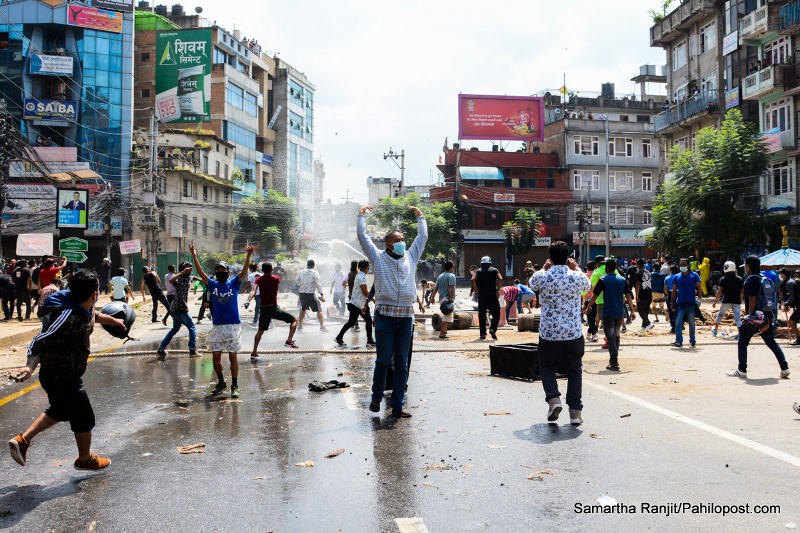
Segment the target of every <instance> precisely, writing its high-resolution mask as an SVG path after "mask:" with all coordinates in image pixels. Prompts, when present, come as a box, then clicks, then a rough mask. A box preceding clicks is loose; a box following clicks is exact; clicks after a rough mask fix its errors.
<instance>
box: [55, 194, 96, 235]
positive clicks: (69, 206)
mask: <svg viewBox="0 0 800 533" xmlns="http://www.w3.org/2000/svg"><path fill="white" fill-rule="evenodd" d="M76 194H77V195H78V198H75V195H76ZM56 195H57V196H56V227H57V228H59V229H61V228H73V229H87V228H88V227H89V191H88V190H86V189H75V188H69V189H57V191H56ZM73 202H77V204H74V203H73ZM81 204H83V205H81ZM73 207H77V209H74V208H73ZM80 207H83V209H80Z"/></svg>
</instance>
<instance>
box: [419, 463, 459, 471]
mask: <svg viewBox="0 0 800 533" xmlns="http://www.w3.org/2000/svg"><path fill="white" fill-rule="evenodd" d="M423 470H425V471H426V472H440V471H442V470H453V467H452V466H450V465H446V464H443V463H433V464H427V465H425V468H423Z"/></svg>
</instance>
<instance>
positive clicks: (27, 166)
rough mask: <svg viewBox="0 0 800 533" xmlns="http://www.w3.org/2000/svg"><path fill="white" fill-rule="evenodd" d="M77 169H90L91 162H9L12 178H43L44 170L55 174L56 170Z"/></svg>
mask: <svg viewBox="0 0 800 533" xmlns="http://www.w3.org/2000/svg"><path fill="white" fill-rule="evenodd" d="M40 169H41V171H40ZM76 170H89V163H88V162H87V161H74V162H63V163H62V162H53V161H50V162H44V163H42V164H41V165H34V164H33V163H29V162H28V161H11V162H9V163H8V175H9V176H10V177H12V178H41V177H42V171H43V172H46V173H48V174H55V173H56V172H75V171H76Z"/></svg>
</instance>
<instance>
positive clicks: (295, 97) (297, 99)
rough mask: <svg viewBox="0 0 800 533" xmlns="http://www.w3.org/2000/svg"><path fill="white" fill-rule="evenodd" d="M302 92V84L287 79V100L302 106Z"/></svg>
mask: <svg viewBox="0 0 800 533" xmlns="http://www.w3.org/2000/svg"><path fill="white" fill-rule="evenodd" d="M304 92H305V91H304V90H303V86H302V85H300V84H299V83H297V82H296V81H294V80H289V100H290V101H291V102H292V103H293V104H297V105H299V106H301V107H302V106H303V100H305V95H304Z"/></svg>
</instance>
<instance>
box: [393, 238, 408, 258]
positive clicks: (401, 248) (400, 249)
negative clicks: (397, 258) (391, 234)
mask: <svg viewBox="0 0 800 533" xmlns="http://www.w3.org/2000/svg"><path fill="white" fill-rule="evenodd" d="M392 252H394V253H395V255H403V254H405V253H406V243H405V242H403V241H397V242H396V243H394V244H393V245H392Z"/></svg>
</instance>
